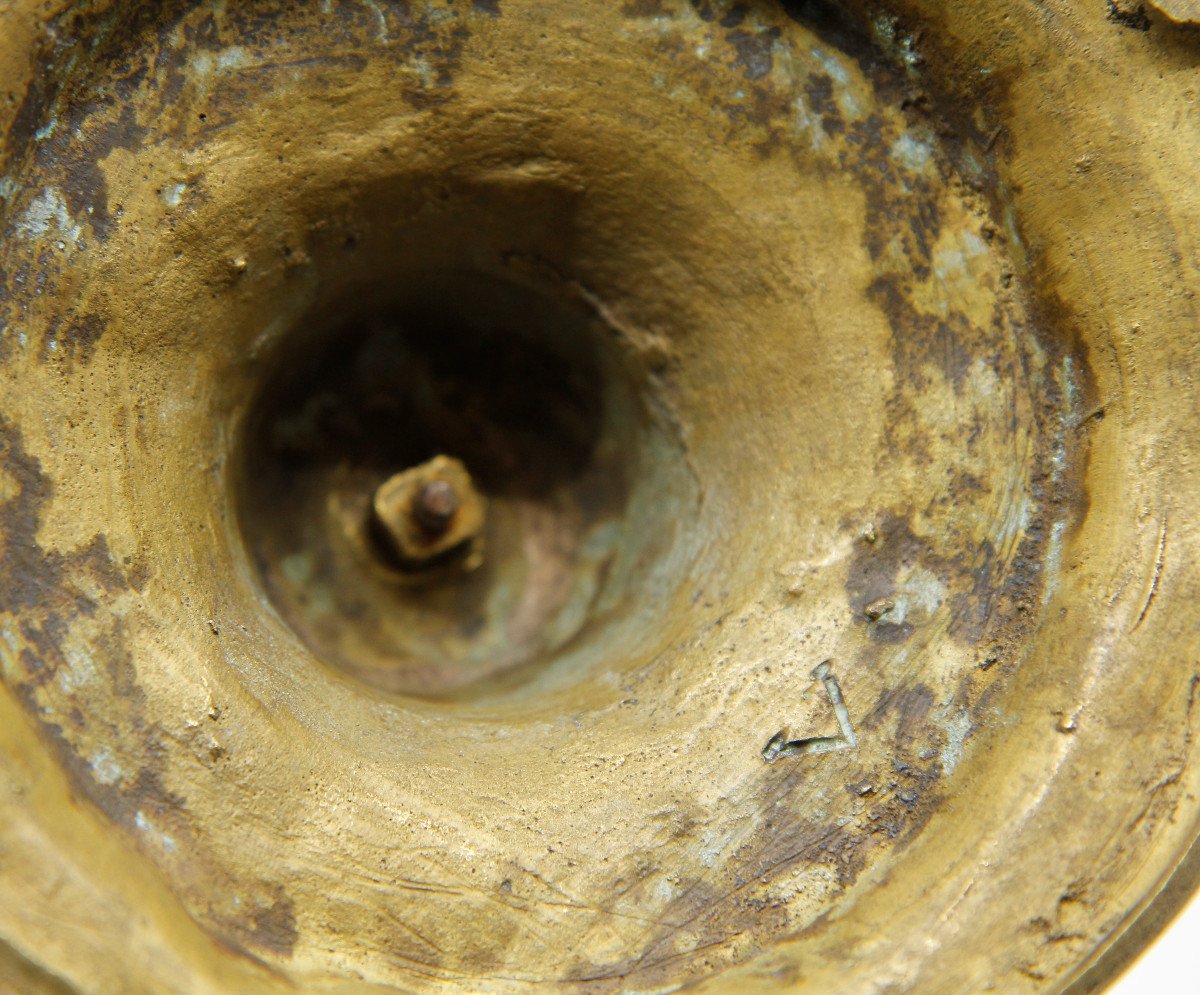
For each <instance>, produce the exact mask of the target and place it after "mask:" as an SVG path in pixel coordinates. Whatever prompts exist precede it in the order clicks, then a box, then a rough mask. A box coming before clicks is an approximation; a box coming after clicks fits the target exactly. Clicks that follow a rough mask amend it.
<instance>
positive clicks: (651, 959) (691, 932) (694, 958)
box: [566, 688, 941, 992]
mask: <svg viewBox="0 0 1200 995" xmlns="http://www.w3.org/2000/svg"><path fill="white" fill-rule="evenodd" d="M931 700H932V696H931V695H930V693H929V691H928V689H925V688H918V689H914V691H913V692H912V693H911V694H907V695H902V696H900V697H899V698H897V699H896V700H895V701H891V702H881V703H880V705H879V707H877V708H876V709H875V711H874V712H873V713H872V715H871V717H870V719H869V720H868V722H867V723H865V727H866V728H869V729H870V730H871V731H872V732H873V733H874V734H876V735H881V736H887V737H888V738H889V740H894V741H895V743H896V748H895V750H894V751H892V752H891V753H889V754H887V755H886V756H885V757H884V758H882V759H881V760H880V761H879V765H878V766H877V767H875V768H863V767H860V766H856V765H855V764H854V762H853V758H852V757H850V755H849V754H846V755H842V756H841V757H840V758H835V757H834V756H832V755H831V756H829V757H827V758H824V760H825V761H826V762H828V763H833V764H837V765H838V767H839V770H838V771H836V772H834V773H833V774H832V775H831V776H832V779H833V781H834V782H835V783H838V782H839V781H840V782H841V783H844V784H845V787H846V790H845V792H844V793H843V794H842V798H841V801H840V806H841V809H842V811H841V812H840V813H839V815H840V816H841V817H840V818H838V819H830V818H829V817H828V816H826V817H825V818H823V819H811V818H806V816H805V801H804V787H805V784H806V783H807V782H808V781H809V780H810V779H811V777H812V776H813V774H812V769H811V767H810V766H808V765H806V764H796V765H794V766H792V767H791V769H790V770H788V769H786V768H784V767H771V768H768V771H769V773H768V774H767V775H766V776H765V777H764V778H763V780H762V781H761V783H760V784H759V786H758V788H757V789H756V790H757V792H758V793H759V794H760V796H761V797H760V798H759V799H758V801H757V802H756V806H757V807H756V810H757V811H760V812H762V813H764V817H763V819H762V821H761V822H760V823H759V824H758V825H756V826H755V828H754V830H753V831H752V832H751V833H750V834H748V835H747V836H745V837H744V838H742V839H740V840H736V841H735V842H733V843H731V844H730V848H729V850H728V851H727V852H726V853H724V854H722V857H723V858H724V859H725V861H726V863H725V864H724V865H723V866H720V867H718V868H717V869H716V870H714V871H713V872H710V873H709V874H706V875H705V876H703V877H700V878H698V879H696V880H694V881H692V882H690V883H688V884H686V885H685V886H684V888H683V890H682V892H681V894H679V895H678V896H677V897H676V898H675V899H674V900H673V901H672V902H671V903H670V904H669V905H668V906H667V907H666V909H664V910H663V912H662V914H661V915H659V916H658V917H657V918H656V919H655V920H652V921H649V922H648V925H647V929H646V932H645V934H644V937H643V938H642V939H641V940H640V941H639V942H638V943H637V944H636V948H635V949H632V950H631V951H630V952H629V954H628V955H627V956H625V957H623V958H620V959H616V960H613V961H610V962H605V963H600V964H597V963H590V962H589V963H583V964H578V965H576V966H575V967H574V968H572V969H570V970H569V971H568V972H567V974H566V980H568V981H571V982H575V983H577V984H580V985H583V984H586V985H587V990H589V991H602V992H608V991H613V992H616V991H622V990H626V989H627V988H628V987H630V986H632V987H636V988H639V989H641V988H650V989H656V988H658V987H659V986H663V985H672V986H677V985H681V984H682V985H686V984H687V982H688V981H689V980H692V979H698V978H700V977H702V976H708V975H711V974H712V973H714V972H716V971H721V970H725V969H727V968H730V967H733V966H735V965H737V964H739V963H742V962H744V961H745V960H747V959H749V958H750V957H752V956H754V955H755V953H756V952H759V951H761V950H762V949H763V948H765V947H766V946H768V945H770V944H771V943H772V942H775V941H777V940H778V938H779V936H780V935H782V934H785V933H794V932H795V931H796V930H798V929H805V930H816V929H820V928H821V920H820V918H818V919H817V920H816V921H814V922H811V923H807V924H802V923H798V922H796V921H795V920H794V919H793V918H792V913H791V911H790V910H789V908H788V906H787V901H786V894H785V893H786V890H787V889H786V888H781V886H780V882H781V879H786V878H787V877H788V876H789V875H791V874H795V873H796V872H803V871H805V870H820V869H824V871H825V872H826V873H827V876H826V880H830V879H832V881H833V882H835V886H836V888H837V889H838V890H844V889H846V888H848V887H850V886H851V885H853V884H854V882H855V881H856V880H857V879H858V877H859V875H860V874H861V873H862V871H863V870H864V869H865V868H866V867H867V866H868V864H869V863H870V862H871V860H872V858H873V855H874V854H875V853H876V852H877V851H878V850H880V849H883V848H889V847H896V846H900V847H903V846H905V845H907V843H908V842H909V841H911V840H912V839H914V838H915V837H916V836H917V835H918V834H919V833H920V831H921V829H922V828H923V827H924V826H925V824H926V823H927V822H928V820H929V818H930V817H932V815H933V814H934V812H936V811H937V808H938V805H939V803H940V800H941V795H940V793H939V791H938V790H937V782H938V780H939V778H940V777H941V771H940V768H939V766H938V764H937V763H936V762H934V763H932V764H931V763H929V762H928V761H924V760H922V759H921V756H920V754H921V752H922V749H921V748H922V746H923V745H924V744H925V742H927V739H926V738H924V737H923V735H922V733H923V726H924V722H925V719H926V715H927V712H928V709H929V705H930V702H931ZM776 772H778V773H776ZM682 821H685V822H686V821H687V820H682ZM692 822H693V824H694V825H699V824H701V823H699V822H697V821H696V820H692ZM694 825H693V828H694ZM693 834H694V833H693ZM663 870H664V869H663V868H660V867H658V866H657V865H655V864H654V863H653V862H648V863H647V864H646V866H645V867H644V868H642V869H641V872H640V875H639V878H638V880H636V881H632V882H631V881H623V880H617V881H614V882H612V884H611V886H610V887H609V888H608V889H607V892H608V893H610V894H614V895H620V894H626V893H628V892H629V891H630V890H631V889H632V888H634V887H637V886H644V885H645V883H646V881H647V880H653V879H654V877H655V875H656V874H658V873H661V872H662V871H663Z"/></svg>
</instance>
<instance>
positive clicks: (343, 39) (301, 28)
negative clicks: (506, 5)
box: [0, 0, 500, 241]
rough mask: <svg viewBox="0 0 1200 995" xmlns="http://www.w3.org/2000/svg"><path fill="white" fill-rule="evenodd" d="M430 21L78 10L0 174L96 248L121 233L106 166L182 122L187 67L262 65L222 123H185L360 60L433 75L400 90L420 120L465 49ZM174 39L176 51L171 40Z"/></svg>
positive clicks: (482, 0) (449, 28)
mask: <svg viewBox="0 0 1200 995" xmlns="http://www.w3.org/2000/svg"><path fill="white" fill-rule="evenodd" d="M474 9H475V10H476V11H478V12H482V13H484V14H488V15H491V16H498V15H499V12H500V4H499V2H498V0H477V2H476V3H475V5H474ZM437 13H438V12H437V11H425V12H422V13H414V12H413V9H412V5H411V4H409V3H407V2H402V0H392V2H385V3H383V4H382V6H381V7H380V9H379V12H378V13H374V12H372V11H370V10H366V9H365V7H364V5H363V4H361V3H353V4H351V3H340V4H337V5H336V6H335V7H334V9H333V12H332V13H331V14H330V15H329V17H327V18H326V17H322V18H321V20H320V23H319V25H318V23H317V21H316V20H315V15H314V14H313V13H312V12H311V11H308V10H307V9H306V8H304V7H303V6H300V5H295V4H290V3H258V2H249V0H243V2H240V3H230V4H229V5H228V6H227V7H226V8H225V10H224V13H223V16H222V17H221V19H220V21H219V23H218V21H217V19H216V18H215V17H214V15H213V14H211V13H208V12H206V11H205V10H204V9H199V8H197V6H196V5H195V4H192V3H188V2H186V0H171V2H167V3H136V2H135V3H122V4H120V5H119V6H117V7H112V6H110V5H96V4H83V5H78V6H77V7H75V8H72V9H71V10H68V11H67V12H65V13H63V14H61V15H59V16H58V17H57V18H56V19H55V20H54V22H53V23H52V24H50V25H49V26H48V28H47V32H46V35H47V38H48V39H52V40H49V41H47V42H46V43H45V45H44V48H43V50H42V51H41V52H40V53H39V57H38V65H39V69H38V71H37V72H36V73H35V74H34V77H33V79H32V82H31V83H30V86H29V88H28V89H27V91H26V93H25V94H24V96H23V98H22V102H21V104H20V106H19V108H18V112H17V114H16V117H15V119H14V122H13V124H12V126H11V127H10V129H9V132H8V134H7V135H6V136H5V138H4V144H3V146H2V147H0V148H2V151H0V167H3V169H4V171H5V172H6V173H8V174H9V175H12V176H20V177H22V179H23V182H22V184H21V185H22V187H23V188H24V189H25V190H27V191H29V192H30V194H29V195H30V196H32V195H34V194H35V193H36V192H37V191H39V190H41V189H43V188H52V189H56V190H60V191H61V193H62V196H63V198H64V200H65V201H66V203H67V205H68V207H69V209H70V211H71V214H72V215H73V216H74V218H75V219H76V220H77V221H79V222H81V223H84V224H86V225H88V226H89V228H90V229H91V231H92V232H93V234H94V235H95V237H96V238H97V239H99V240H102V241H103V240H104V239H106V238H108V237H109V236H110V235H111V233H112V230H113V226H114V225H115V224H117V223H119V220H120V208H119V205H110V203H109V192H108V188H107V183H106V180H105V176H104V172H103V168H102V163H103V162H104V160H105V159H106V158H107V157H108V156H109V155H111V153H112V152H114V151H115V150H118V149H124V150H129V151H135V150H137V149H139V148H143V147H144V146H146V145H147V144H149V143H150V141H152V140H153V138H154V137H155V135H156V133H157V131H158V130H160V129H162V128H165V127H166V126H167V124H168V122H172V121H178V118H179V114H178V104H179V101H180V98H181V96H183V95H184V94H185V90H186V85H187V78H186V73H185V72H184V69H185V65H186V60H187V58H188V57H190V56H192V55H194V54H196V53H197V52H202V51H205V50H208V51H216V50H218V49H220V48H221V47H225V46H232V45H237V46H241V47H243V48H246V49H247V50H249V51H252V52H253V53H255V55H256V56H257V60H258V65H257V67H255V66H251V67H250V68H248V69H247V70H245V71H244V72H243V73H242V79H241V84H242V85H226V86H225V87H224V97H225V99H227V100H230V101H232V103H233V105H232V106H230V107H229V108H226V109H225V111H224V112H223V113H222V111H221V110H219V109H213V110H211V111H209V110H204V109H202V110H200V111H198V112H197V119H196V122H189V123H192V124H195V123H197V122H198V123H201V124H204V123H208V124H209V125H210V126H215V125H217V124H218V123H220V122H221V121H222V120H223V121H229V120H233V119H235V118H236V117H237V115H238V113H239V111H240V110H242V109H244V107H245V105H246V103H248V102H251V101H252V99H253V96H254V94H253V87H252V86H251V87H249V88H248V86H247V84H249V83H251V82H252V81H253V80H255V79H257V81H258V85H259V86H260V87H264V86H270V85H272V84H273V79H274V76H273V73H275V72H277V71H281V70H283V71H287V72H289V73H291V72H295V71H297V70H301V71H302V70H305V69H320V68H321V67H323V66H328V65H343V66H346V67H349V68H353V67H354V66H355V65H357V66H358V68H359V70H361V69H363V68H365V66H366V56H367V55H376V56H384V57H390V58H392V59H393V60H395V61H398V62H400V63H402V64H403V63H409V64H412V63H418V62H419V63H421V64H423V65H428V66H430V67H431V68H432V70H433V79H432V80H427V79H426V78H425V77H424V76H421V77H415V76H414V77H412V78H407V77H406V78H405V80H404V83H403V86H402V88H401V95H402V96H403V98H404V99H405V100H406V101H407V102H408V103H410V104H411V105H412V106H414V107H416V108H418V109H426V108H429V107H432V106H435V105H437V104H439V103H441V102H444V101H445V100H447V99H450V98H451V97H452V95H453V94H452V84H453V81H454V76H455V73H456V72H457V71H458V68H459V66H460V63H461V59H462V55H463V51H464V48H465V45H466V43H467V41H468V40H469V38H470V31H469V29H468V27H467V25H466V24H465V22H464V21H463V19H462V18H461V17H460V18H451V19H449V20H448V21H446V22H445V23H442V21H441V20H440V19H439V18H438V17H437V16H436V15H437ZM380 18H382V22H383V23H382V30H381V24H380ZM318 26H319V27H320V30H314V28H316V27H318ZM176 29H178V30H179V31H180V32H181V33H182V37H183V38H184V39H185V40H186V44H185V45H183V46H176V45H175V44H174V42H173V40H172V36H173V33H174V32H175V30H176ZM347 46H352V50H351V51H349V52H348V51H347V50H346V49H347ZM217 99H218V100H219V99H220V94H218V95H217ZM210 116H211V118H212V120H211V121H210V120H209V118H210ZM39 136H40V137H39Z"/></svg>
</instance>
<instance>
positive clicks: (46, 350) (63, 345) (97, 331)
mask: <svg viewBox="0 0 1200 995" xmlns="http://www.w3.org/2000/svg"><path fill="white" fill-rule="evenodd" d="M107 327H108V323H107V322H106V321H105V319H104V318H102V317H100V315H98V314H83V315H76V313H75V311H74V310H69V311H68V312H67V313H66V315H65V316H64V317H63V318H58V317H55V318H52V319H51V320H50V322H49V326H48V328H47V331H46V334H45V335H43V336H42V342H41V346H40V348H39V350H38V362H41V363H46V362H50V361H51V360H53V359H57V360H59V361H60V362H65V363H68V364H76V363H78V364H82V365H86V364H87V363H88V362H90V361H91V359H92V354H93V353H94V351H95V348H96V344H97V343H98V342H99V341H100V337H101V336H102V335H103V334H104V332H105V329H106V328H107ZM51 343H53V346H52V345H51Z"/></svg>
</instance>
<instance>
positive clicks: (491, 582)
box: [240, 193, 695, 700]
mask: <svg viewBox="0 0 1200 995" xmlns="http://www.w3.org/2000/svg"><path fill="white" fill-rule="evenodd" d="M443 204H445V205H446V207H445V210H446V213H447V220H446V226H447V228H451V229H452V226H453V225H454V220H453V219H454V215H455V213H456V212H458V211H461V210H462V206H461V205H459V204H456V203H455V198H454V197H453V195H452V194H450V193H447V195H446V197H445V198H444V199H443ZM551 209H552V210H553V209H554V207H553V205H552V207H551ZM487 223H488V217H487V215H482V216H480V215H479V213H478V212H477V211H475V212H471V214H470V221H469V224H464V225H463V227H464V229H465V230H464V231H463V232H462V234H461V235H460V234H459V233H458V232H457V231H454V230H453V229H452V230H451V231H447V232H446V233H445V234H444V235H443V237H444V238H445V239H446V240H447V242H448V243H449V244H451V245H453V246H455V247H456V248H457V250H458V251H460V252H461V253H462V255H463V257H464V258H465V259H469V258H470V256H471V248H472V241H471V238H472V235H473V234H475V233H476V232H477V231H478V229H479V227H480V226H482V225H486V224H487ZM358 256H359V252H358V251H355V252H353V253H351V254H349V255H347V256H346V257H345V261H344V262H343V266H344V267H345V268H346V270H347V271H348V272H349V273H351V274H352V276H351V279H353V280H354V282H355V284H356V286H355V288H354V290H353V291H352V292H349V295H348V296H346V297H344V298H343V299H340V300H335V301H333V302H332V304H331V305H329V306H328V307H325V308H323V309H322V310H323V312H324V313H323V316H322V317H320V318H317V317H315V316H313V315H305V316H304V317H303V318H302V319H301V320H300V321H299V327H298V328H297V329H296V330H294V331H288V332H285V333H283V335H282V336H281V338H280V342H279V345H278V347H277V349H276V351H277V354H278V355H277V357H276V358H274V359H273V360H271V362H272V363H273V364H274V365H275V366H276V367H277V369H276V370H275V372H274V375H271V374H268V376H267V378H266V383H265V384H264V387H263V389H262V393H261V396H260V398H259V399H258V400H257V401H256V402H255V408H254V411H253V412H252V413H251V414H250V415H249V417H248V419H247V424H248V427H247V430H246V438H245V441H244V444H243V447H242V448H243V452H242V455H241V460H242V463H243V465H244V469H243V471H242V474H241V480H242V484H241V491H240V503H241V508H242V519H243V531H244V535H245V541H246V543H247V544H248V546H249V549H250V553H251V556H252V558H253V560H254V562H255V564H256V565H257V567H258V569H259V570H260V572H261V576H262V583H263V585H264V587H265V588H266V590H268V591H269V592H270V596H271V598H272V600H273V602H274V604H275V606H276V608H277V610H278V611H279V613H280V615H281V616H282V618H283V619H284V620H285V621H286V622H287V623H288V624H289V625H290V626H291V627H292V628H293V629H294V630H295V631H296V632H297V634H298V635H299V636H300V637H301V639H302V640H303V641H304V642H305V644H306V645H307V646H308V647H309V648H310V649H311V650H312V652H313V653H314V655H315V656H316V657H317V658H318V659H320V660H321V661H323V662H325V663H327V664H329V665H330V666H333V667H335V668H338V669H340V670H343V671H345V672H347V673H349V674H352V675H354V676H355V677H357V678H359V679H361V680H363V681H365V682H366V683H368V684H370V685H373V686H375V687H378V688H381V689H383V690H385V691H390V692H399V693H404V694H417V695H422V696H429V697H445V696H446V695H448V694H451V693H457V694H458V697H459V699H460V700H465V699H466V698H467V697H470V698H472V699H478V698H480V697H481V696H483V697H486V696H487V695H488V694H489V693H491V694H494V693H496V692H497V691H499V690H504V689H508V690H510V691H511V689H512V688H513V687H515V686H516V685H517V684H519V683H520V679H521V678H522V677H523V676H524V677H525V678H529V677H531V676H536V675H537V674H539V673H541V671H544V670H545V669H546V668H547V667H550V666H552V665H553V663H554V662H555V659H556V657H557V656H559V655H562V654H566V653H567V652H568V651H570V652H571V653H572V654H574V655H576V656H578V655H579V652H580V650H581V649H582V648H584V647H586V646H588V645H592V646H594V647H598V648H599V649H600V651H601V652H603V647H604V646H606V645H608V644H609V640H610V639H611V638H624V639H625V640H626V641H627V642H628V641H641V642H645V641H648V640H651V639H652V638H653V636H654V631H655V629H656V628H661V627H662V626H663V625H664V624H665V623H666V620H665V619H664V618H663V617H662V615H661V612H660V611H653V610H651V611H647V610H646V606H647V605H653V604H654V603H655V601H658V602H659V603H660V604H662V605H666V604H669V603H670V602H669V601H668V600H667V599H666V597H665V595H668V594H669V593H670V589H669V588H666V587H665V586H664V583H663V580H664V578H663V576H662V574H661V571H659V572H656V571H655V569H654V566H655V560H656V558H662V557H668V556H670V554H671V550H672V545H673V544H676V545H677V544H679V543H680V542H681V541H682V537H681V536H680V535H679V533H678V530H677V522H678V520H679V518H680V516H681V513H684V512H685V509H687V508H689V507H692V506H694V503H695V496H694V493H693V492H694V489H695V481H694V479H693V478H692V477H691V476H690V474H689V471H688V469H687V467H686V465H685V463H684V458H683V448H682V441H681V440H680V438H679V437H678V434H677V430H676V426H675V425H674V424H673V423H672V422H671V420H670V419H669V417H668V416H667V414H668V408H667V402H666V399H665V398H664V397H663V387H662V384H661V382H660V380H659V379H658V377H657V376H656V375H655V373H654V372H652V370H651V369H650V368H649V366H647V364H646V363H645V362H644V361H642V360H641V359H639V357H638V356H637V354H636V352H635V350H634V349H633V348H632V344H631V343H630V342H629V341H628V340H627V339H624V338H623V336H622V334H621V332H620V330H619V329H617V328H614V327H613V326H612V324H611V323H609V322H607V321H605V320H604V318H603V317H602V316H601V315H600V314H599V313H597V309H596V305H595V302H592V301H589V300H588V299H587V296H586V293H585V292H584V291H583V290H582V288H581V287H580V286H579V285H577V284H570V283H567V282H566V281H564V280H562V279H557V280H555V279H550V278H548V277H547V276H546V275H544V274H538V273H536V272H532V271H531V272H528V273H525V274H523V277H524V278H523V279H522V280H521V282H517V280H518V279H519V276H520V275H521V274H520V270H517V271H516V272H515V273H514V274H513V275H511V276H510V277H509V280H508V281H507V282H500V281H498V280H497V279H496V278H495V277H492V276H489V275H486V274H481V273H477V272H476V273H472V272H462V271H456V270H455V269H454V268H447V269H445V270H441V271H435V272H416V273H408V274H405V273H398V272H392V271H388V268H387V259H386V257H384V258H382V259H377V260H375V261H374V263H373V265H372V270H373V276H372V280H374V281H375V283H374V284H373V285H367V286H365V287H364V286H362V285H361V281H362V273H363V269H364V266H363V264H362V262H361V261H360V260H359V258H358ZM539 277H541V278H540V279H539ZM330 282H331V283H333V284H335V285H336V283H337V282H338V280H337V277H336V276H334V277H333V278H332V279H331V280H330ZM338 292H339V293H342V294H346V293H347V292H346V291H338ZM660 372H661V371H660ZM447 455H449V457H450V458H452V459H455V460H458V461H459V463H460V464H461V466H462V467H463V468H464V470H465V472H466V473H467V474H468V475H469V477H470V478H471V479H472V480H473V481H474V485H475V486H477V487H478V489H479V491H480V493H481V494H482V495H483V497H484V499H485V500H486V512H484V513H483V519H484V521H483V526H482V529H481V531H480V534H479V536H478V537H477V538H476V539H475V541H474V542H470V543H463V542H458V543H453V544H451V548H449V549H447V550H446V551H445V552H446V553H447V554H449V555H442V556H440V557H437V558H434V559H433V560H431V561H430V562H429V563H427V564H410V565H408V566H407V567H406V566H405V564H404V563H402V562H400V561H399V560H397V558H396V555H395V551H394V550H389V547H388V545H387V544H386V543H382V544H381V543H380V541H379V537H378V535H376V534H375V532H376V529H373V511H372V509H373V507H374V505H373V501H374V496H375V495H376V493H377V492H378V491H379V489H380V488H381V487H383V486H384V484H385V482H386V481H387V480H388V479H389V478H391V477H392V476H394V475H395V474H396V473H397V472H398V471H407V470H409V469H411V468H414V467H419V466H420V465H422V464H425V463H427V462H428V461H430V460H434V459H437V458H440V457H445V456H447ZM466 486H468V487H470V486H471V484H469V483H468V484H467V485H466ZM453 514H454V509H451V512H450V515H448V516H447V518H448V520H449V518H452V517H453ZM668 583H671V584H673V585H675V586H678V585H680V584H684V583H686V572H679V571H677V572H675V573H674V574H673V576H671V577H670V578H668ZM629 616H633V617H634V618H633V619H632V624H631V619H630V618H629ZM613 625H616V626H620V627H621V628H622V632H621V633H619V634H618V636H616V637H614V635H613V634H612V632H611V628H612V626H613ZM596 655H597V654H593V656H596ZM560 669H564V668H560ZM570 676H572V675H570V674H564V677H570ZM575 676H577V677H578V676H582V675H575Z"/></svg>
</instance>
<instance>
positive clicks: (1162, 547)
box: [1130, 512, 1167, 632]
mask: <svg viewBox="0 0 1200 995" xmlns="http://www.w3.org/2000/svg"><path fill="white" fill-rule="evenodd" d="M1166 554H1167V513H1166V512H1163V519H1162V527H1161V528H1160V529H1159V533H1158V558H1157V559H1156V560H1155V561H1154V578H1153V579H1152V580H1151V581H1150V593H1149V594H1148V595H1147V596H1146V603H1145V604H1144V605H1142V613H1141V614H1140V615H1139V616H1138V619H1137V621H1136V622H1134V623H1133V628H1132V629H1130V632H1136V631H1137V629H1138V626H1140V625H1141V624H1142V622H1144V621H1145V620H1146V615H1147V614H1148V613H1149V611H1150V606H1151V605H1152V604H1153V603H1154V596H1155V595H1156V594H1158V582H1159V581H1160V580H1161V579H1162V572H1163V559H1164V557H1165V556H1166Z"/></svg>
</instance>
